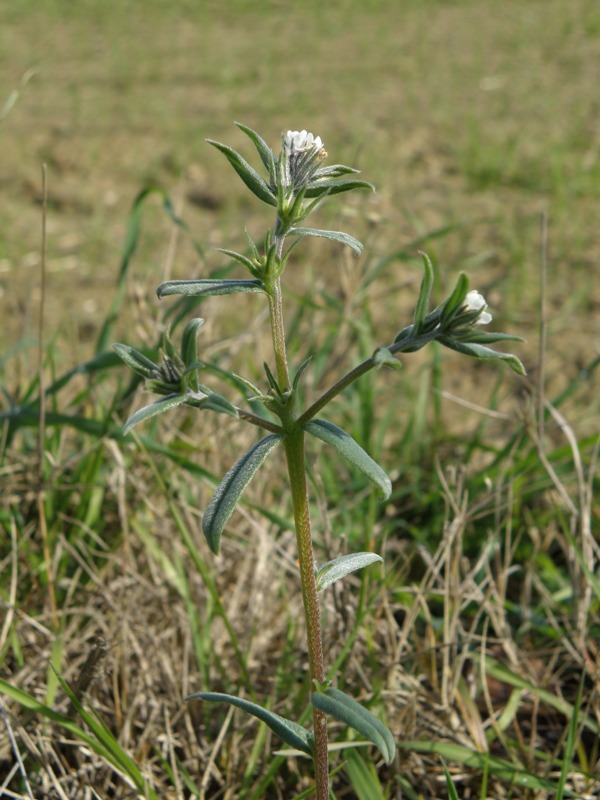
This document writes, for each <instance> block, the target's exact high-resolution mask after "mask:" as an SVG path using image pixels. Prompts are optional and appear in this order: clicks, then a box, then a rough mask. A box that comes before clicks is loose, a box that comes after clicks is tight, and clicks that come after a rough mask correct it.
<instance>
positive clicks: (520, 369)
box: [437, 336, 526, 375]
mask: <svg viewBox="0 0 600 800" xmlns="http://www.w3.org/2000/svg"><path fill="white" fill-rule="evenodd" d="M437 340H438V342H439V343H440V344H443V345H444V347H448V348H450V350H456V352H457V353H464V355H466V356H472V357H473V358H478V359H484V360H487V361H494V360H495V361H503V362H504V363H505V364H506V365H507V366H509V367H510V368H511V369H512V371H513V372H516V373H517V375H525V374H526V373H525V367H524V366H523V364H522V363H521V361H520V360H519V359H518V358H517V357H516V356H514V355H513V354H512V353H499V352H498V351H497V350H492V349H491V348H490V347H484V346H483V345H482V344H469V343H466V342H459V341H458V340H457V339H455V338H453V337H451V336H438V339H437Z"/></svg>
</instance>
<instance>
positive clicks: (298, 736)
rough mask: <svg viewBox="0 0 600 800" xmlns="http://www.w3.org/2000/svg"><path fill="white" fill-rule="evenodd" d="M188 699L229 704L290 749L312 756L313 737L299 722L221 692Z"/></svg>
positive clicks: (192, 696) (194, 695)
mask: <svg viewBox="0 0 600 800" xmlns="http://www.w3.org/2000/svg"><path fill="white" fill-rule="evenodd" d="M187 699H188V700H204V701H206V702H209V703H228V704H229V705H231V706H235V707H236V708H241V709H242V711H245V712H246V713H247V714H251V715H252V716H253V717H256V718H257V719H260V720H261V721H262V722H264V723H266V724H267V725H268V726H269V728H271V730H272V731H273V733H275V734H277V736H279V738H280V739H282V740H283V741H284V742H285V743H286V744H289V745H290V747H294V748H295V749H296V750H300V752H302V753H306V755H308V756H310V755H312V752H313V750H312V741H313V736H312V734H311V733H310V732H309V731H307V730H306V728H303V727H302V725H299V724H298V723H297V722H293V721H292V720H290V719H286V718H285V717H282V716H280V715H279V714H274V713H273V712H272V711H268V710H267V709H266V708H263V707H262V706H259V705H257V704H256V703H251V702H250V701H249V700H244V699H243V698H241V697H235V696H234V695H230V694H221V693H220V692H197V693H196V694H192V695H190V696H189V697H188V698H187Z"/></svg>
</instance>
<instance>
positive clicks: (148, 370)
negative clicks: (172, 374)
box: [113, 344, 157, 378]
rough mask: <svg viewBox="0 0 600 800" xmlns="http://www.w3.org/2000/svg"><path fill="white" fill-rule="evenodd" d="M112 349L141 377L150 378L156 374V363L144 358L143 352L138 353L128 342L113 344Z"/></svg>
mask: <svg viewBox="0 0 600 800" xmlns="http://www.w3.org/2000/svg"><path fill="white" fill-rule="evenodd" d="M113 350H114V351H115V352H116V353H117V355H118V356H119V358H120V359H122V360H123V361H124V362H125V363H126V364H127V366H128V367H131V369H132V370H133V371H134V372H137V374H138V375H141V376H142V378H151V377H152V376H153V375H155V374H156V369H157V367H156V364H155V363H154V362H153V361H150V359H149V358H146V356H145V355H144V354H143V353H140V352H139V351H138V350H135V349H134V348H133V347H130V346H129V345H128V344H113Z"/></svg>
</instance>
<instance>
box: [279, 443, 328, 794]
mask: <svg viewBox="0 0 600 800" xmlns="http://www.w3.org/2000/svg"><path fill="white" fill-rule="evenodd" d="M285 453H286V458H287V465H288V474H289V476H290V486H291V490H292V502H293V505H294V522H295V525H296V541H297V545H298V562H299V566H300V581H301V584H302V600H303V603H304V617H305V621H306V634H307V640H308V662H309V668H310V681H311V691H314V688H315V687H314V682H315V681H317V682H318V683H319V684H321V683H323V680H324V668H323V644H322V639H321V614H320V610H319V596H318V594H317V585H316V582H315V567H314V556H313V546H312V537H311V530H310V514H309V509H308V487H307V484H306V468H305V463H304V431H302V430H301V429H299V428H297V429H296V430H294V431H293V432H291V433H289V434H288V435H287V436H286V439H285ZM313 725H314V735H315V754H314V766H315V782H316V790H317V800H328V797H329V777H328V773H329V766H328V761H329V759H328V754H327V720H326V718H325V715H324V714H323V713H322V712H321V711H319V710H318V709H316V708H314V709H313Z"/></svg>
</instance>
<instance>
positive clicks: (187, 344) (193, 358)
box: [181, 317, 204, 392]
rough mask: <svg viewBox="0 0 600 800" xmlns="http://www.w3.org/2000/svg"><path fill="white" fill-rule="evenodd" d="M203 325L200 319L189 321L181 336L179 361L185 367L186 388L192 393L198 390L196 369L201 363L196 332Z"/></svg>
mask: <svg viewBox="0 0 600 800" xmlns="http://www.w3.org/2000/svg"><path fill="white" fill-rule="evenodd" d="M203 325H204V320H203V319H202V318H201V317H196V318H195V319H191V320H190V321H189V322H188V324H187V325H186V326H185V328H184V329H183V333H182V335H181V360H182V361H183V363H184V366H185V373H184V374H185V375H187V381H188V386H189V387H190V389H192V390H193V391H196V392H197V391H198V390H199V384H198V369H199V368H200V367H201V366H202V362H201V361H199V360H198V331H199V330H200V328H201V327H202V326H203Z"/></svg>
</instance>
